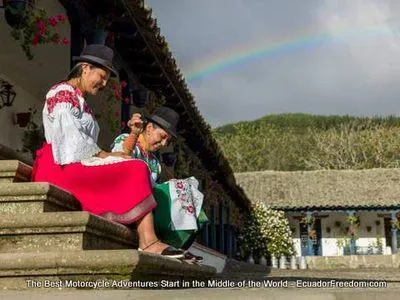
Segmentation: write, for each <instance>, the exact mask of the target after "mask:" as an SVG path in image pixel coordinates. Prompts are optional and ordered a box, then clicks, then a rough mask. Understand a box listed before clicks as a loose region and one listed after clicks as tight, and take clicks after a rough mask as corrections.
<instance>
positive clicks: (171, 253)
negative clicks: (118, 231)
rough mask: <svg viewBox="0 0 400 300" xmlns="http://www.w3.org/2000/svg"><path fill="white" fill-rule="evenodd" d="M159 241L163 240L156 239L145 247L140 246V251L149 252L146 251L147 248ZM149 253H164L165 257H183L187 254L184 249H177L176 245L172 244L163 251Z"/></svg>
mask: <svg viewBox="0 0 400 300" xmlns="http://www.w3.org/2000/svg"><path fill="white" fill-rule="evenodd" d="M158 242H161V241H160V240H156V241H154V242H152V243H151V244H150V245H147V246H146V247H144V248H143V249H142V248H138V251H140V252H147V251H145V250H146V249H147V248H149V247H151V246H152V245H154V244H156V243H158ZM149 253H153V254H159V255H162V256H165V257H169V258H183V257H184V256H185V255H184V252H183V251H181V250H179V249H176V248H175V247H172V246H168V247H167V248H165V249H164V250H163V251H161V253H155V252H149Z"/></svg>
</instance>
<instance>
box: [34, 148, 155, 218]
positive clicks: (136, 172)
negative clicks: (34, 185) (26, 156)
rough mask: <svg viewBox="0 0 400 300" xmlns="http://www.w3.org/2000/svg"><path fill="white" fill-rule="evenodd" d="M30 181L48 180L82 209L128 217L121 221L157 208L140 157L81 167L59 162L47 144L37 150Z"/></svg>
mask: <svg viewBox="0 0 400 300" xmlns="http://www.w3.org/2000/svg"><path fill="white" fill-rule="evenodd" d="M32 180H33V181H35V182H49V183H51V184H54V185H56V186H58V187H60V188H62V189H64V190H66V191H68V192H69V193H71V194H72V195H74V196H75V197H76V198H77V199H78V200H79V201H80V203H81V205H82V209H83V210H86V211H88V212H91V213H93V214H96V215H107V216H110V215H111V216H120V217H121V216H127V217H128V218H126V217H125V218H119V219H118V220H117V221H119V222H121V223H130V222H133V221H136V220H138V219H140V218H141V217H143V216H145V215H146V214H148V213H149V212H151V211H152V210H153V209H154V208H155V207H156V205H157V204H156V202H155V201H154V198H153V197H151V195H152V187H151V182H150V173H149V168H148V167H147V164H146V163H145V162H143V161H141V160H127V161H123V162H118V163H113V164H108V165H101V166H84V165H82V164H81V163H79V162H76V163H71V164H67V165H58V164H56V163H55V162H54V158H53V153H52V150H51V145H50V144H45V145H44V146H43V147H42V148H41V149H39V150H38V151H37V153H36V160H35V162H34V165H33V172H32Z"/></svg>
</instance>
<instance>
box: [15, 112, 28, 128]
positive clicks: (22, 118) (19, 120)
mask: <svg viewBox="0 0 400 300" xmlns="http://www.w3.org/2000/svg"><path fill="white" fill-rule="evenodd" d="M31 115H32V112H30V111H29V112H21V113H16V114H15V117H16V120H15V123H16V124H18V125H19V127H26V126H27V125H28V123H29V121H30V119H31Z"/></svg>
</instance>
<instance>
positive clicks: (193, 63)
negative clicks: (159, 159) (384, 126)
mask: <svg viewBox="0 0 400 300" xmlns="http://www.w3.org/2000/svg"><path fill="white" fill-rule="evenodd" d="M399 2H400V1H398V0H379V1H378V0H375V1H373V0H305V1H294V0H201V1H198V0H167V1H166V0H147V1H146V3H147V5H148V6H150V7H152V9H153V16H154V17H156V18H157V19H158V24H159V26H160V27H161V32H162V34H163V35H164V36H165V37H166V39H167V41H168V44H169V47H170V50H171V51H172V53H173V55H174V57H175V58H176V60H177V62H178V64H179V66H180V68H181V70H182V71H183V74H184V75H186V77H188V76H189V75H190V74H192V72H193V70H201V68H202V67H203V66H204V65H206V64H207V63H212V62H213V60H215V58H216V57H217V58H218V57H219V59H220V60H223V59H224V58H225V56H226V55H228V54H229V53H240V49H242V48H243V49H246V47H247V49H252V46H253V45H254V47H255V45H258V44H263V45H266V47H268V45H269V44H268V43H270V44H271V45H273V44H274V43H283V42H286V43H290V42H291V41H295V40H296V39H300V41H302V39H303V40H306V39H307V38H308V39H313V37H316V36H320V35H324V36H327V37H328V39H327V40H329V41H330V42H326V43H325V42H323V43H315V44H310V45H308V46H307V47H300V48H290V47H287V48H285V49H286V50H285V51H276V52H275V53H274V54H271V55H269V54H268V55H261V56H260V57H257V58H254V59H250V60H245V61H243V62H242V63H238V64H236V65H233V66H231V67H230V68H226V69H221V70H219V71H217V72H214V73H209V74H207V75H206V76H204V77H199V78H196V79H195V80H191V81H188V84H189V87H190V90H191V92H192V93H193V95H194V96H195V99H196V103H197V105H198V107H199V109H200V111H201V113H202V114H203V116H204V118H205V119H206V120H207V121H208V122H209V123H210V124H211V125H212V126H213V127H215V126H220V125H223V124H227V123H232V122H237V121H242V120H253V119H257V118H259V117H262V116H264V115H266V114H272V113H287V112H304V113H312V114H323V115H332V114H350V115H370V116H372V115H389V114H396V115H397V114H398V112H399V111H400V99H399V98H400V34H399V32H400V30H398V29H397V28H399V27H400V3H399ZM348 33H351V34H348ZM243 51H245V50H243Z"/></svg>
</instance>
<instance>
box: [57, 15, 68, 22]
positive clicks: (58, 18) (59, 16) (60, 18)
mask: <svg viewBox="0 0 400 300" xmlns="http://www.w3.org/2000/svg"><path fill="white" fill-rule="evenodd" d="M56 18H57V20H58V21H60V22H61V23H64V22H65V20H66V17H65V16H64V15H63V14H59V15H57V17H56Z"/></svg>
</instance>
